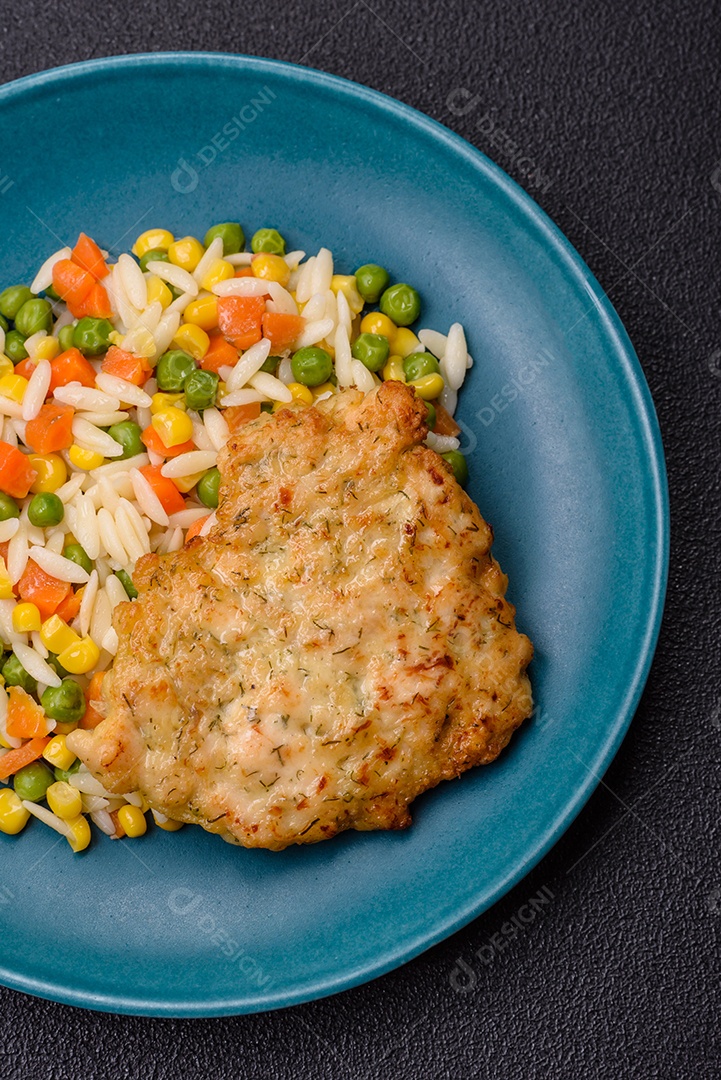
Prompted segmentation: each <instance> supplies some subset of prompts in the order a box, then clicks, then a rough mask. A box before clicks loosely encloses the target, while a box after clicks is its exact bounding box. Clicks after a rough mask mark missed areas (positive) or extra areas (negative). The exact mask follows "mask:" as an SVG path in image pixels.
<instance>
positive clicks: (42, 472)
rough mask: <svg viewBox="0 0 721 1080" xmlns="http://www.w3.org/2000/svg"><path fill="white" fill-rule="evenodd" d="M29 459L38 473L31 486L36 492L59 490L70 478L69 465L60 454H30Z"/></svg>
mask: <svg viewBox="0 0 721 1080" xmlns="http://www.w3.org/2000/svg"><path fill="white" fill-rule="evenodd" d="M28 461H29V462H30V464H31V465H32V467H33V468H34V469H35V471H36V473H37V474H38V475H37V477H36V478H35V480H33V482H32V484H31V486H30V490H31V491H32V492H34V493H35V494H37V493H38V492H40V491H57V490H58V488H59V487H62V486H63V484H64V483H65V481H66V480H67V478H68V470H67V466H66V465H65V462H64V461H63V459H62V458H61V457H60V455H59V454H28Z"/></svg>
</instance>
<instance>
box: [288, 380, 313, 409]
mask: <svg viewBox="0 0 721 1080" xmlns="http://www.w3.org/2000/svg"><path fill="white" fill-rule="evenodd" d="M288 389H289V390H290V392H291V394H292V395H293V401H300V402H302V403H303V405H312V404H313V394H312V392H311V390H310V388H309V387H308V386H303V385H302V384H301V383H297V382H292V383H288Z"/></svg>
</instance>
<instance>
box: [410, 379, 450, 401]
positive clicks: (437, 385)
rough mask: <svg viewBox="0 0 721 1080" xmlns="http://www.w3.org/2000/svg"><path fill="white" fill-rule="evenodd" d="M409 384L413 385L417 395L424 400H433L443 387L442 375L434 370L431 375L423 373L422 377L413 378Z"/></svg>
mask: <svg viewBox="0 0 721 1080" xmlns="http://www.w3.org/2000/svg"><path fill="white" fill-rule="evenodd" d="M410 385H411V386H412V387H414V389H415V391H416V393H417V394H418V397H420V398H423V400H424V401H434V400H435V399H436V398H437V397H438V395H439V394H440V392H441V390H442V389H443V386H444V382H443V376H442V375H439V374H438V373H437V372H434V374H433V375H423V376H422V378H420V379H415V380H414V381H413V382H412V383H411V384H410Z"/></svg>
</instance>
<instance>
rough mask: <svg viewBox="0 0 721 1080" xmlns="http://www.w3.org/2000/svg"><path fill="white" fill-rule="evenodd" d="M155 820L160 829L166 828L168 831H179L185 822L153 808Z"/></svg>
mask: <svg viewBox="0 0 721 1080" xmlns="http://www.w3.org/2000/svg"><path fill="white" fill-rule="evenodd" d="M153 820H154V822H155V824H156V825H157V826H158V828H159V829H165V831H166V832H177V831H178V829H182V828H183V824H184V822H182V821H173V819H172V818H169V817H166V816H165V814H161V813H160V812H159V811H158V810H153Z"/></svg>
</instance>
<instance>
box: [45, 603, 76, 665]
mask: <svg viewBox="0 0 721 1080" xmlns="http://www.w3.org/2000/svg"><path fill="white" fill-rule="evenodd" d="M40 640H41V641H42V643H43V645H44V646H45V648H46V649H49V650H50V652H54V653H61V652H62V651H63V649H67V648H70V646H72V645H75V643H76V642H78V641H80V638H79V637H78V635H77V634H76V633H75V631H74V630H71V629H70V627H69V626H68V624H67V623H66V622H63V620H62V619H61V618H60V616H59V615H51V616H50V618H49V619H46V620H45V622H44V623H43V624H42V626H41V627H40ZM68 670H70V669H69V668H68Z"/></svg>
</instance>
